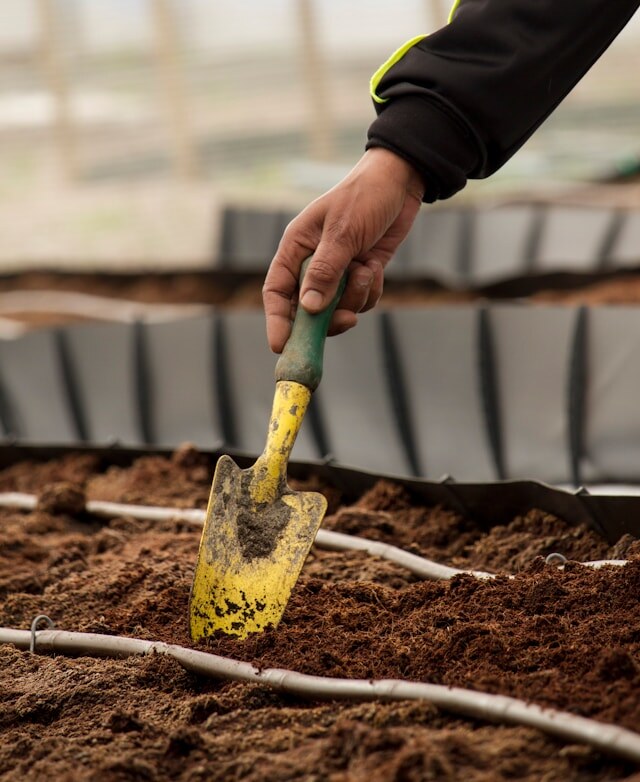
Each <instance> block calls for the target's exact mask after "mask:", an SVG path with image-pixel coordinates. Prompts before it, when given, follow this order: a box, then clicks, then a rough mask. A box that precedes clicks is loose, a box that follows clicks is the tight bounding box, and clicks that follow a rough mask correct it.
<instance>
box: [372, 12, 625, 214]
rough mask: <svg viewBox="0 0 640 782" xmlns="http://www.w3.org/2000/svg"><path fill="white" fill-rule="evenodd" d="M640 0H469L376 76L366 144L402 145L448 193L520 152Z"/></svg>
mask: <svg viewBox="0 0 640 782" xmlns="http://www.w3.org/2000/svg"><path fill="white" fill-rule="evenodd" d="M639 6H640V0H572V1H571V2H558V0H462V1H461V2H460V4H459V6H458V8H457V10H456V13H455V14H454V17H453V20H452V21H451V23H450V24H449V25H447V26H446V27H444V28H443V29H442V30H439V31H437V32H435V33H434V34H433V35H430V36H428V37H425V38H423V39H422V40H420V41H419V42H417V43H416V44H414V45H413V46H412V47H411V48H409V49H408V51H406V53H404V54H403V56H402V57H401V58H399V59H398V61H397V62H395V63H394V64H393V65H391V66H390V67H388V68H387V69H386V70H384V69H383V72H382V73H380V74H379V76H380V78H379V80H378V81H377V82H376V80H375V79H374V82H372V87H373V88H374V92H375V95H374V100H375V101H376V103H375V105H376V109H377V111H378V113H379V116H378V118H377V119H376V120H375V121H374V122H373V124H372V125H371V127H370V129H369V142H368V144H367V147H368V148H370V147H376V146H380V147H385V148H387V149H390V150H392V151H395V152H396V153H398V154H400V155H401V156H402V157H404V158H405V159H406V160H408V161H409V162H411V163H412V165H413V166H414V167H415V168H416V169H417V170H418V171H419V172H420V174H421V176H422V178H423V179H424V181H425V183H426V184H427V190H426V193H425V200H426V201H435V200H437V199H439V198H447V197H449V196H451V195H453V193H455V192H456V191H457V190H460V189H461V188H462V187H464V185H465V183H466V180H467V179H468V178H474V179H476V178H483V177H486V176H489V175H490V174H492V173H493V172H494V171H496V170H497V169H498V168H500V166H502V165H503V164H504V163H505V162H506V161H507V160H508V159H509V158H510V157H511V155H513V154H514V153H515V152H516V151H517V150H518V149H519V148H520V147H521V146H522V144H524V142H525V141H526V140H527V139H528V138H529V136H530V135H531V134H532V133H533V132H534V131H535V130H536V128H537V127H538V126H539V125H540V124H541V123H542V122H543V121H544V119H545V118H546V117H547V116H548V115H549V114H550V113H551V112H552V111H553V109H554V108H555V107H556V106H557V105H558V103H560V101H561V100H562V99H563V98H564V97H565V96H566V95H567V93H568V92H569V91H570V90H571V89H572V87H573V86H574V85H575V84H576V82H577V81H579V79H580V78H581V77H582V76H583V75H584V73H585V72H586V71H587V70H588V69H589V68H590V67H591V65H592V64H593V63H594V62H595V61H596V60H597V59H598V57H599V56H600V55H601V54H602V53H603V51H604V50H605V49H606V48H607V47H608V46H609V44H610V43H611V42H612V40H613V39H614V38H615V37H616V35H617V34H618V33H619V31H620V30H621V29H622V28H623V27H624V25H625V24H626V23H627V21H628V20H629V18H630V17H631V16H632V15H633V13H634V11H636V9H637V8H638V7H639Z"/></svg>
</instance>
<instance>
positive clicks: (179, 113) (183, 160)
mask: <svg viewBox="0 0 640 782" xmlns="http://www.w3.org/2000/svg"><path fill="white" fill-rule="evenodd" d="M151 2H152V10H153V20H154V27H155V33H156V35H155V39H156V58H157V64H158V70H159V71H160V81H161V85H162V89H163V92H164V95H165V96H166V100H167V105H168V110H169V122H170V125H171V133H172V136H173V164H174V169H175V171H176V173H177V174H178V176H180V177H181V178H183V179H190V178H192V177H193V176H195V174H196V169H197V165H196V155H195V150H194V145H193V134H192V128H191V122H190V118H189V105H188V101H187V94H186V87H185V80H184V75H183V71H182V69H183V65H182V63H181V61H180V52H181V41H180V36H179V34H178V30H177V24H176V18H175V12H174V11H173V10H172V8H171V0H151Z"/></svg>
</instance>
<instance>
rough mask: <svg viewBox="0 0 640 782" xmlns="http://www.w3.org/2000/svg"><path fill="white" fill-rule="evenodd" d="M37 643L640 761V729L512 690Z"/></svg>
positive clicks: (116, 646) (25, 644)
mask: <svg viewBox="0 0 640 782" xmlns="http://www.w3.org/2000/svg"><path fill="white" fill-rule="evenodd" d="M0 643H8V644H14V645H15V646H17V647H18V648H19V649H28V648H29V645H30V643H31V631H29V630H16V629H13V628H8V627H3V628H0ZM38 647H39V648H40V649H41V650H45V649H47V650H48V651H52V652H60V653H66V654H76V655H77V654H79V655H97V656H100V657H130V656H132V655H149V654H154V653H155V654H160V655H165V656H168V657H173V658H174V659H175V660H177V661H178V662H179V663H180V665H182V666H183V667H184V668H185V669H187V670H188V671H191V672H192V673H196V674H199V675H201V676H206V677H210V678H215V679H224V680H227V681H238V682H250V683H254V684H262V685H265V686H267V687H270V688H271V689H273V690H276V691H277V692H285V693H290V694H293V695H298V696H302V697H306V698H314V699H329V700H383V701H389V700H391V701H396V700H424V701H427V702H429V703H432V704H433V705H434V706H437V707H438V708H440V709H443V710H444V711H448V712H451V713H453V714H460V715H463V716H465V717H472V718H474V719H481V720H487V721H489V722H499V723H505V724H509V725H524V726H526V727H530V728H536V729H537V730H540V731H543V732H544V733H548V734H550V735H552V736H557V737H559V738H561V739H563V740H565V741H568V742H578V743H581V744H588V745H589V746H591V747H593V748H594V749H597V750H599V751H601V752H605V753H607V754H610V755H616V756H618V757H621V758H625V759H626V760H631V761H633V762H635V763H640V734H637V733H634V732H633V731H630V730H627V729H626V728H620V727H617V726H616V725H609V724H607V723H603V722H597V721H596V720H591V719H587V718H585V717H578V716H576V715H575V714H570V713H568V712H563V711H556V710H555V709H543V708H541V707H540V706H536V705H534V704H531V703H526V702H525V701H522V700H518V699H517V698H511V697H509V696H506V695H491V694H490V693H484V692H478V691H476V690H465V689H462V688H460V687H446V686H445V685H442V684H427V683H425V682H413V681H401V680H398V679H377V680H370V679H369V680H366V679H336V678H331V677H324V676H311V675H309V674H304V673H299V672H297V671H290V670H287V669H282V668H264V669H262V670H258V669H257V668H255V667H254V666H253V665H251V664H250V663H246V662H242V661H241V660H234V659H232V658H229V657H220V656H219V655H216V654H209V653H207V652H201V651H199V650H197V649H188V648H186V647H184V646H178V645H176V644H165V643H162V642H160V641H144V640H142V639H138V638H126V637H123V636H107V635H99V634H97V633H74V632H67V631H63V630H43V631H41V632H40V633H39V634H38Z"/></svg>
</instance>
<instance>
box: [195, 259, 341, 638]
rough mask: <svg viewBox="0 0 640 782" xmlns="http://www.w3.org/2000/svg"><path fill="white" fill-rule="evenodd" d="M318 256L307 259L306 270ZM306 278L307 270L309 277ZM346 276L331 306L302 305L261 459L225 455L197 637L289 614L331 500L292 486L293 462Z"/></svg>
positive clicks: (201, 558) (214, 497)
mask: <svg viewBox="0 0 640 782" xmlns="http://www.w3.org/2000/svg"><path fill="white" fill-rule="evenodd" d="M308 263H309V260H307V261H305V263H304V264H303V267H302V275H304V271H305V269H306V266H307V264H308ZM300 280H301V281H302V277H301V278H300ZM344 283H345V278H343V280H342V282H341V284H340V287H339V289H338V292H337V293H336V295H335V297H334V299H333V301H332V302H331V304H330V305H329V307H328V308H327V309H326V310H324V311H323V312H321V313H318V314H317V315H310V314H309V313H308V312H306V311H305V310H304V309H303V308H302V307H300V306H299V307H298V309H297V312H296V317H295V320H294V323H293V329H292V331H291V336H290V337H289V340H288V342H287V344H286V345H285V348H284V351H283V352H282V355H281V356H280V358H279V359H278V363H277V364H276V389H275V397H274V400H273V410H272V412H271V420H270V421H269V429H268V432H267V444H266V446H265V449H264V451H263V453H262V455H261V456H260V457H259V458H258V460H257V461H256V463H255V464H254V465H253V467H250V468H249V469H247V470H241V469H240V468H239V467H238V466H237V465H236V464H235V462H234V461H233V459H231V458H230V457H229V456H222V457H220V459H219V460H218V463H217V465H216V471H215V474H214V477H213V484H212V486H211V494H210V496H209V504H208V506H207V515H206V519H205V523H204V529H203V531H202V538H201V540H200V549H199V551H198V561H197V563H196V571H195V575H194V579H193V585H192V587H191V599H190V604H189V613H190V630H191V637H192V639H193V640H194V641H197V640H199V639H201V638H204V637H205V636H209V635H212V634H213V633H215V632H216V631H217V630H220V631H222V632H223V633H226V634H228V635H235V636H238V637H239V638H246V636H248V635H249V634H250V633H259V632H262V631H263V630H265V628H267V627H268V626H270V625H271V626H276V625H277V624H278V622H279V621H280V618H281V616H282V614H283V613H284V609H285V608H286V605H287V602H288V601H289V596H290V595H291V591H292V589H293V587H294V586H295V583H296V581H297V580H298V576H299V574H300V570H301V568H302V565H303V563H304V560H305V559H306V556H307V554H308V553H309V549H310V548H311V546H312V544H313V541H314V539H315V536H316V533H317V531H318V528H319V526H320V524H321V522H322V519H323V517H324V514H325V512H326V509H327V501H326V500H325V498H324V497H323V496H322V494H318V493H317V492H300V491H292V490H291V489H290V488H289V487H288V486H287V464H288V461H289V454H290V453H291V449H292V448H293V444H294V442H295V439H296V435H297V434H298V431H299V429H300V425H301V424H302V419H303V417H304V414H305V412H306V410H307V407H308V405H309V401H310V399H311V394H312V392H313V391H314V390H315V389H316V388H317V386H318V383H319V382H320V378H321V376H322V355H323V350H324V342H325V339H326V336H327V330H328V328H329V322H330V320H331V316H332V315H333V312H334V310H335V308H336V305H337V303H338V300H339V299H340V296H341V295H342V291H343V290H344Z"/></svg>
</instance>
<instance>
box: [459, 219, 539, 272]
mask: <svg viewBox="0 0 640 782" xmlns="http://www.w3.org/2000/svg"><path fill="white" fill-rule="evenodd" d="M538 215H539V209H538V208H537V207H535V206H533V205H526V206H503V207H497V208H495V209H479V210H478V211H477V212H476V213H475V221H474V228H473V239H472V264H471V278H472V280H473V282H474V283H475V284H478V285H484V284H486V283H489V282H494V281H496V280H501V279H505V278H508V277H513V276H514V275H517V274H524V273H525V272H526V271H527V270H528V268H527V264H528V260H529V259H528V257H527V253H528V251H529V248H530V243H531V239H532V232H533V231H534V230H535V228H536V222H537V219H538Z"/></svg>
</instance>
